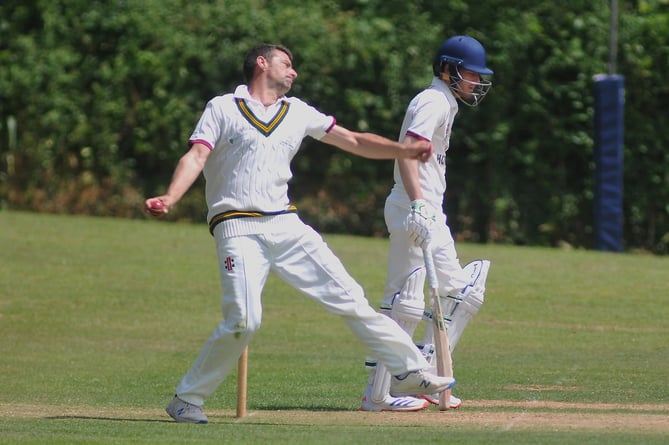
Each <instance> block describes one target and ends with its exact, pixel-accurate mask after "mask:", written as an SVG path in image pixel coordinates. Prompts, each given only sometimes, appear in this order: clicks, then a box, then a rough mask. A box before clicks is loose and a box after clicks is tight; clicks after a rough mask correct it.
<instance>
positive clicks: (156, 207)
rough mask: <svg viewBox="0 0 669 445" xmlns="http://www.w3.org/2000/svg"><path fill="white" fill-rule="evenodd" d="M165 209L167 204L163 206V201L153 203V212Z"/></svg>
mask: <svg viewBox="0 0 669 445" xmlns="http://www.w3.org/2000/svg"><path fill="white" fill-rule="evenodd" d="M163 207H165V204H163V202H162V201H158V200H156V201H153V202H151V208H152V209H153V210H162V209H163Z"/></svg>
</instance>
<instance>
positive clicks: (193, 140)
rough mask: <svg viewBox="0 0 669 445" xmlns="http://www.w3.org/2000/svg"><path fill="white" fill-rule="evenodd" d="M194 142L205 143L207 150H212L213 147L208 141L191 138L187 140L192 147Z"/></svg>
mask: <svg viewBox="0 0 669 445" xmlns="http://www.w3.org/2000/svg"><path fill="white" fill-rule="evenodd" d="M195 144H202V145H205V146H206V147H207V148H208V149H209V150H212V151H213V150H214V147H213V146H212V145H211V144H210V143H209V141H205V140H204V139H192V140H190V141H188V146H189V147H192V146H193V145H195Z"/></svg>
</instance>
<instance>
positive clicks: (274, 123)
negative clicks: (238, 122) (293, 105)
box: [235, 98, 290, 136]
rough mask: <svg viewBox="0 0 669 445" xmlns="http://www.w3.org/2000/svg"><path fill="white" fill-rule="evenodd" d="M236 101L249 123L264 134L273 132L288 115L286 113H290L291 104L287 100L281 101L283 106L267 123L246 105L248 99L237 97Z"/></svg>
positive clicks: (267, 134)
mask: <svg viewBox="0 0 669 445" xmlns="http://www.w3.org/2000/svg"><path fill="white" fill-rule="evenodd" d="M235 103H236V104H237V108H239V111H240V112H241V113H242V116H244V118H245V119H246V120H247V121H248V122H249V124H251V125H253V126H254V127H255V128H256V129H257V130H258V131H259V132H261V133H262V134H264V135H265V136H269V135H270V134H272V132H273V131H274V130H276V129H277V127H278V126H279V124H280V123H281V121H282V120H283V118H285V117H286V114H288V108H289V107H290V104H289V103H288V102H287V101H285V100H284V101H283V102H282V103H281V107H280V108H279V111H277V113H276V114H275V115H274V117H273V118H272V120H270V121H269V122H267V123H265V122H263V121H261V120H260V119H258V117H257V116H256V115H255V114H253V111H251V109H250V108H249V107H248V105H246V101H245V100H244V99H242V98H236V99H235Z"/></svg>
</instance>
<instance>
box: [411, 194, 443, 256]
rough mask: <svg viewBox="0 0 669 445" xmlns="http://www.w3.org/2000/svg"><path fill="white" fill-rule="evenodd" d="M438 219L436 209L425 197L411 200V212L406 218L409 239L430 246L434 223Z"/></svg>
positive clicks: (423, 245) (418, 244)
mask: <svg viewBox="0 0 669 445" xmlns="http://www.w3.org/2000/svg"><path fill="white" fill-rule="evenodd" d="M435 220H436V215H435V213H434V210H433V209H432V207H430V205H429V204H428V203H427V201H425V200H424V199H416V200H415V201H412V202H411V212H410V213H409V216H408V217H407V219H406V224H405V226H406V229H407V231H408V232H409V239H410V240H411V241H413V243H414V244H415V245H416V246H418V247H420V248H425V247H427V246H429V244H430V241H432V225H433V224H434V222H435Z"/></svg>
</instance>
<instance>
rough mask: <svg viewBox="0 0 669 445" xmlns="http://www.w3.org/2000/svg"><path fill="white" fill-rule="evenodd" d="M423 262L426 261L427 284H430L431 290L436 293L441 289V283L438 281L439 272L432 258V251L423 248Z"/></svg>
mask: <svg viewBox="0 0 669 445" xmlns="http://www.w3.org/2000/svg"><path fill="white" fill-rule="evenodd" d="M423 260H424V261H425V272H427V282H428V283H429V284H430V289H432V290H433V291H436V290H437V289H438V288H439V281H437V272H436V271H435V269H434V258H433V257H432V249H430V248H429V246H428V247H423Z"/></svg>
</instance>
